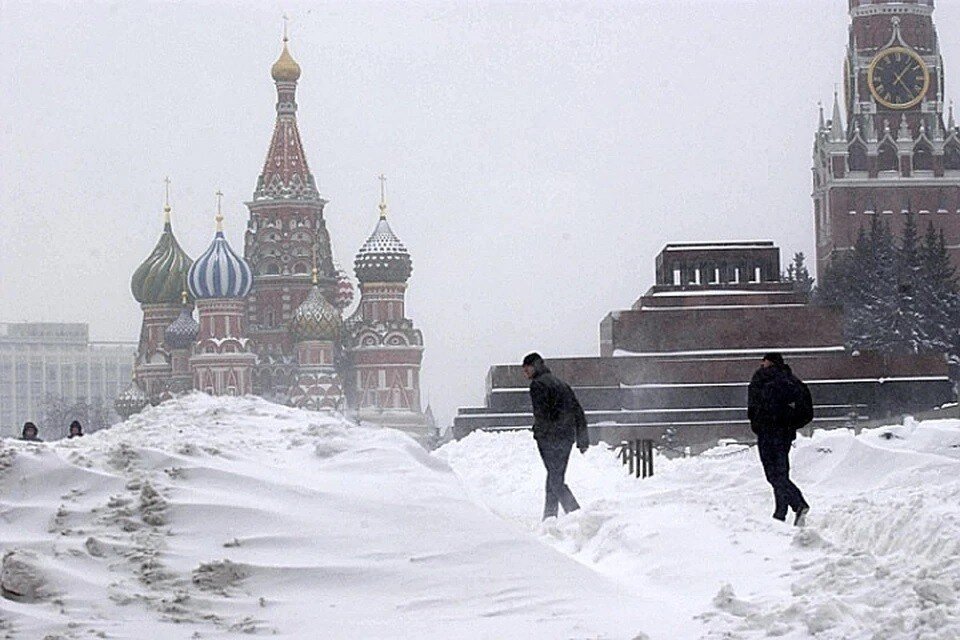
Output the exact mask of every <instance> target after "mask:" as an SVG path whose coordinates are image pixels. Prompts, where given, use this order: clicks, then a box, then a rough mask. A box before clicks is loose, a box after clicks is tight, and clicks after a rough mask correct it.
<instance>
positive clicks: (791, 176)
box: [0, 0, 960, 423]
mask: <svg viewBox="0 0 960 640" xmlns="http://www.w3.org/2000/svg"><path fill="white" fill-rule="evenodd" d="M940 4H942V6H941V7H938V9H937V11H936V13H935V20H936V22H937V25H938V28H939V32H940V34H941V38H942V45H943V53H944V57H945V63H946V68H947V94H948V96H950V95H953V91H952V87H953V86H954V84H955V83H956V82H958V80H960V79H958V77H957V73H956V69H958V68H960V45H957V42H958V38H957V35H958V34H960V6H958V4H960V3H956V2H954V3H949V2H946V1H943V2H941V3H940ZM284 12H287V13H288V14H289V15H290V18H291V27H290V29H291V52H292V53H293V55H294V57H295V58H296V59H297V61H298V62H299V63H300V65H301V67H302V68H303V75H302V77H301V80H300V85H299V90H298V102H299V105H300V110H299V113H298V115H299V122H300V130H301V133H302V135H303V139H304V143H305V146H306V151H307V155H308V160H309V162H310V167H311V169H312V171H313V173H314V175H315V176H316V177H317V180H318V181H319V184H320V187H321V193H323V194H324V196H325V197H326V198H327V199H329V200H330V204H329V205H328V206H327V209H326V218H327V224H328V227H329V228H330V231H331V234H332V237H333V244H334V252H335V255H336V257H337V258H338V259H339V260H340V262H341V263H342V264H343V265H344V266H345V267H347V266H350V267H351V270H352V262H353V256H354V254H355V252H356V250H357V249H358V248H359V246H360V245H361V244H362V243H363V241H364V240H365V239H366V237H367V236H368V235H369V234H370V232H371V231H372V229H373V226H374V224H375V221H376V215H377V208H376V204H377V198H378V182H377V180H376V176H377V174H379V173H380V172H384V173H386V174H387V177H388V194H389V202H390V212H391V214H390V215H391V224H392V225H393V228H394V231H395V232H396V233H397V234H398V235H399V236H400V238H401V239H402V240H403V241H404V242H405V243H406V244H407V246H408V247H409V249H410V251H411V253H412V255H413V261H414V272H413V278H412V280H411V285H410V289H409V291H408V296H407V298H408V302H409V313H410V315H411V317H412V318H413V319H414V321H415V322H416V323H417V325H419V326H420V327H421V328H422V329H423V332H424V337H425V341H426V354H425V358H424V376H423V380H424V393H425V395H428V396H429V399H430V401H431V402H432V403H433V405H434V407H435V409H437V410H438V415H439V416H440V418H441V419H442V420H443V422H444V423H448V422H449V421H450V419H451V418H452V416H453V413H454V411H455V408H456V407H457V406H463V405H476V404H478V403H480V402H481V401H482V398H483V385H484V376H485V373H486V370H487V368H488V367H489V366H490V365H491V364H492V363H501V362H516V361H517V360H518V359H519V358H521V357H522V356H523V354H524V353H526V352H527V351H529V350H532V349H537V350H540V351H541V352H542V353H543V354H544V355H545V356H547V357H550V356H556V355H592V354H596V353H597V352H598V326H599V322H600V320H601V319H602V318H603V316H604V315H605V314H606V313H607V312H608V311H610V310H613V309H621V308H627V307H629V306H630V304H631V303H632V302H633V301H634V300H635V299H636V298H637V297H638V296H639V295H640V294H642V293H643V292H644V291H645V290H646V289H647V288H648V287H649V286H650V285H651V284H652V280H653V258H654V256H655V255H656V254H657V252H658V251H659V250H660V248H661V247H662V246H663V245H664V244H665V243H666V242H670V241H692V240H736V239H770V240H774V241H775V242H776V243H777V244H778V245H780V246H781V248H782V249H783V254H784V257H785V258H786V257H787V256H789V255H792V253H793V252H795V251H805V252H807V254H808V255H811V256H812V252H813V223H812V214H811V204H810V198H809V193H810V189H811V187H810V154H811V143H812V139H813V130H814V126H815V124H816V103H817V101H818V100H824V101H825V102H827V103H829V101H830V99H831V95H832V91H833V87H834V84H835V83H838V82H840V75H841V62H842V57H843V52H844V48H845V44H846V29H847V24H848V18H847V2H846V0H797V1H790V2H787V1H774V0H768V1H764V2H758V1H754V2H746V1H743V2H721V1H719V0H717V1H714V2H708V1H703V0H700V1H697V2H681V1H675V0H670V1H663V2H633V3H601V2H590V3H563V4H557V3H553V2H550V3H533V2H523V3H509V4H508V3H489V2H469V3H465V2H450V3H424V2H419V3H386V2H385V3H360V2H318V3H295V2H277V1H275V0H267V1H259V2H202V3H196V2H195V3H190V2H180V3H163V2H152V3H145V2H111V3H107V2H97V3H75V2H69V3H66V2H65V3H45V4H40V3H34V2H29V3H27V2H19V1H17V2H14V1H11V0H0V83H2V85H0V193H2V195H3V199H2V201H3V213H2V216H3V218H2V220H3V224H2V232H0V320H2V321H20V320H31V321H77V322H89V323H90V325H91V330H92V334H93V336H94V337H95V338H98V339H113V340H116V339H129V340H135V339H136V337H137V333H138V329H139V322H140V312H139V309H138V306H137V304H136V302H134V300H133V298H132V297H131V295H130V289H129V281H130V275H131V274H132V273H133V270H134V269H135V268H136V266H137V265H138V264H139V263H140V261H141V260H142V259H143V258H144V257H145V256H146V255H147V253H148V252H149V251H150V249H151V248H152V247H153V245H154V243H155V242H156V239H157V235H158V233H159V231H160V224H161V222H160V217H161V206H162V193H163V178H164V176H166V175H169V176H170V177H171V179H172V181H173V196H172V204H173V206H174V227H175V230H176V233H177V235H178V237H179V238H180V241H181V243H182V244H183V245H184V248H185V249H186V250H187V251H188V253H190V254H191V255H192V256H194V257H195V256H196V255H198V254H199V253H200V252H201V251H202V250H203V249H204V248H205V247H206V245H207V244H208V243H209V241H210V239H211V237H212V234H213V224H214V223H213V209H214V205H215V198H214V195H213V194H214V192H215V191H216V190H217V189H218V188H219V189H222V190H223V191H224V193H225V194H226V196H225V199H224V203H225V213H226V216H227V220H226V227H227V234H228V237H229V239H230V241H231V243H232V244H233V245H234V247H235V248H237V249H241V248H242V246H243V245H242V232H243V228H244V224H245V221H246V215H247V213H246V208H245V207H244V206H243V204H242V203H243V202H244V201H245V200H247V199H249V197H250V196H251V194H252V192H253V188H254V186H255V183H256V179H257V175H258V173H259V172H260V169H261V166H262V163H263V159H264V156H265V154H266V150H267V144H268V142H269V138H270V134H271V131H272V126H273V120H274V114H275V112H274V102H275V91H274V86H273V83H272V81H271V79H270V75H269V70H270V65H271V64H272V63H273V61H274V60H275V59H276V57H277V55H278V54H279V51H280V29H281V15H282V14H283V13H284ZM828 106H829V104H828Z"/></svg>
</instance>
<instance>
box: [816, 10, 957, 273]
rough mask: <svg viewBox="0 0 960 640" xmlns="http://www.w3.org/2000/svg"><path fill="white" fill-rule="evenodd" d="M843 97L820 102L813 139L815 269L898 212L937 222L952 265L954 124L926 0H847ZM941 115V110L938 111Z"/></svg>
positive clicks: (898, 222)
mask: <svg viewBox="0 0 960 640" xmlns="http://www.w3.org/2000/svg"><path fill="white" fill-rule="evenodd" d="M849 6H850V36H849V42H848V45H847V53H846V57H845V58H844V82H843V97H844V99H843V104H841V102H840V98H839V96H834V103H833V112H832V117H831V118H830V119H829V120H825V119H824V116H823V112H822V111H821V114H820V123H819V126H818V127H817V132H816V136H815V142H814V148H813V208H814V219H815V229H816V246H817V271H818V273H819V274H821V275H822V274H823V272H824V269H825V268H826V266H827V264H829V262H830V260H831V259H832V258H833V256H834V255H836V254H837V253H838V252H841V251H845V250H849V249H850V248H851V247H853V245H854V243H855V242H856V239H857V234H858V233H859V230H860V228H861V227H864V226H866V225H868V224H869V223H870V220H871V219H872V218H874V217H876V216H880V217H881V218H882V219H883V220H884V221H886V222H888V223H889V224H890V225H891V226H892V228H893V231H894V232H895V233H897V234H899V233H900V231H901V230H902V227H903V224H904V221H905V219H906V216H905V215H903V214H905V213H907V212H910V213H913V214H916V215H917V217H918V219H917V222H918V223H919V225H920V228H921V230H922V229H923V228H925V227H926V226H927V224H928V222H932V223H933V224H934V225H935V226H936V228H937V229H940V230H942V231H943V232H944V235H945V238H946V243H947V246H948V248H949V250H950V254H951V258H952V261H953V264H954V266H955V267H960V130H958V128H957V126H956V122H955V120H954V116H953V109H952V107H950V108H945V102H946V96H945V92H944V70H943V58H942V57H941V55H940V43H939V39H938V37H937V30H936V27H935V26H934V23H933V10H934V3H933V0H850V4H849ZM945 111H947V113H948V115H947V117H946V118H944V112H945Z"/></svg>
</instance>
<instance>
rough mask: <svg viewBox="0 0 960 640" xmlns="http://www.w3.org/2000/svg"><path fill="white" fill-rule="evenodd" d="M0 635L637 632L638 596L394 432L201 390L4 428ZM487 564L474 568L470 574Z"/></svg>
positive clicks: (28, 638)
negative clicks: (72, 424)
mask: <svg viewBox="0 0 960 640" xmlns="http://www.w3.org/2000/svg"><path fill="white" fill-rule="evenodd" d="M0 515H2V517H0V557H3V564H2V571H0V583H2V585H3V587H4V589H5V590H4V591H3V594H2V595H3V597H2V598H0V637H3V638H15V639H17V640H19V639H24V640H35V639H38V638H50V639H54V638H56V639H58V640H66V639H68V638H69V639H75V638H76V639H79V638H97V637H100V638H118V639H123V638H129V639H136V640H143V638H163V639H164V640H166V639H179V638H184V639H187V638H190V639H193V638H238V637H246V635H248V634H255V635H269V636H271V637H276V638H298V639H299V638H303V639H311V640H312V639H314V638H332V639H335V638H344V639H347V638H349V639H356V638H364V639H368V638H369V639H378V638H384V639H386V638H390V639H395V638H407V637H421V638H433V637H444V638H453V639H459V638H464V639H466V638H476V637H491V638H495V637H496V638H507V637H514V636H515V634H520V635H522V637H524V638H532V639H538V638H543V639H544V640H547V639H554V638H564V637H571V638H585V637H589V638H605V639H619V638H624V639H628V640H629V639H631V638H634V637H639V634H640V631H639V630H640V629H641V628H642V622H641V621H640V619H639V616H638V614H635V613H633V612H632V611H631V610H630V607H625V606H624V605H623V603H624V602H627V603H631V604H632V603H633V602H634V601H636V596H635V594H633V593H632V592H631V591H630V590H629V589H623V588H620V587H618V586H617V585H616V584H615V583H614V582H613V581H611V580H609V579H607V578H604V577H603V576H600V575H598V574H597V573H596V572H594V571H591V570H590V569H588V568H586V567H583V566H582V565H580V564H579V563H577V562H574V561H572V560H570V559H569V558H567V557H566V556H564V555H562V554H558V553H557V552H556V551H554V550H552V549H550V548H548V547H546V546H544V545H543V544H541V543H540V542H539V541H537V540H536V539H535V538H534V537H532V536H530V535H528V534H525V533H523V532H519V531H517V530H516V529H514V528H511V527H509V526H507V525H505V524H504V523H503V522H502V521H501V520H499V519H498V518H496V517H494V516H493V515H491V514H489V513H488V512H487V511H485V510H483V509H478V508H477V506H476V505H475V504H474V503H473V502H472V501H470V500H469V499H468V498H467V497H466V496H465V495H464V493H463V490H462V487H461V485H460V483H459V482H458V481H457V478H456V476H455V475H454V474H453V472H452V471H451V470H450V468H449V466H448V465H447V464H446V463H444V462H443V461H442V460H440V459H438V458H436V457H434V456H431V455H430V454H429V453H427V452H426V451H424V450H423V449H422V448H421V447H420V446H419V445H417V444H416V443H415V442H414V441H413V440H411V439H410V438H409V437H408V436H406V435H404V434H402V433H399V432H396V431H393V430H388V429H384V430H380V429H371V428H362V427H357V426H355V425H351V424H349V423H347V422H344V421H343V420H341V419H339V418H336V417H329V416H324V415H322V414H317V413H313V412H305V411H299V410H295V409H290V408H286V407H281V406H277V405H273V404H271V403H269V402H266V401H264V400H261V399H257V398H252V397H245V398H210V397H207V396H204V395H202V394H193V395H190V396H188V397H185V398H182V399H178V400H173V401H169V402H166V403H164V404H162V405H161V406H159V407H154V408H150V409H148V410H146V411H144V412H143V413H141V414H139V415H137V416H135V417H133V418H131V419H130V420H128V421H127V422H125V423H123V424H121V425H118V426H116V427H113V428H111V429H107V430H104V431H100V432H97V433H94V434H91V435H89V436H86V437H84V438H82V439H78V440H67V441H58V442H55V443H44V444H32V443H23V442H15V441H9V440H4V441H0ZM478 576H482V577H483V579H479V580H478V579H477V577H478Z"/></svg>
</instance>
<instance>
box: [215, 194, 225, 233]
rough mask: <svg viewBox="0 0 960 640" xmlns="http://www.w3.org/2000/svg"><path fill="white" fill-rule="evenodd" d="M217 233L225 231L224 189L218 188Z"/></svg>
mask: <svg viewBox="0 0 960 640" xmlns="http://www.w3.org/2000/svg"><path fill="white" fill-rule="evenodd" d="M215 220H216V221H217V233H223V191H220V189H217V217H216V218H215Z"/></svg>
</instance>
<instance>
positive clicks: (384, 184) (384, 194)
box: [378, 173, 387, 220]
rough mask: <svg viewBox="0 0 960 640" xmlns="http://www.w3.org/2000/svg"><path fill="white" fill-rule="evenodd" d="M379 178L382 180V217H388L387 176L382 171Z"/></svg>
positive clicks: (384, 218) (382, 218) (383, 218)
mask: <svg viewBox="0 0 960 640" xmlns="http://www.w3.org/2000/svg"><path fill="white" fill-rule="evenodd" d="M378 179H379V180H380V219H381V220H386V219H387V176H385V175H383V174H382V173H381V174H380V175H379V177H378Z"/></svg>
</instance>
